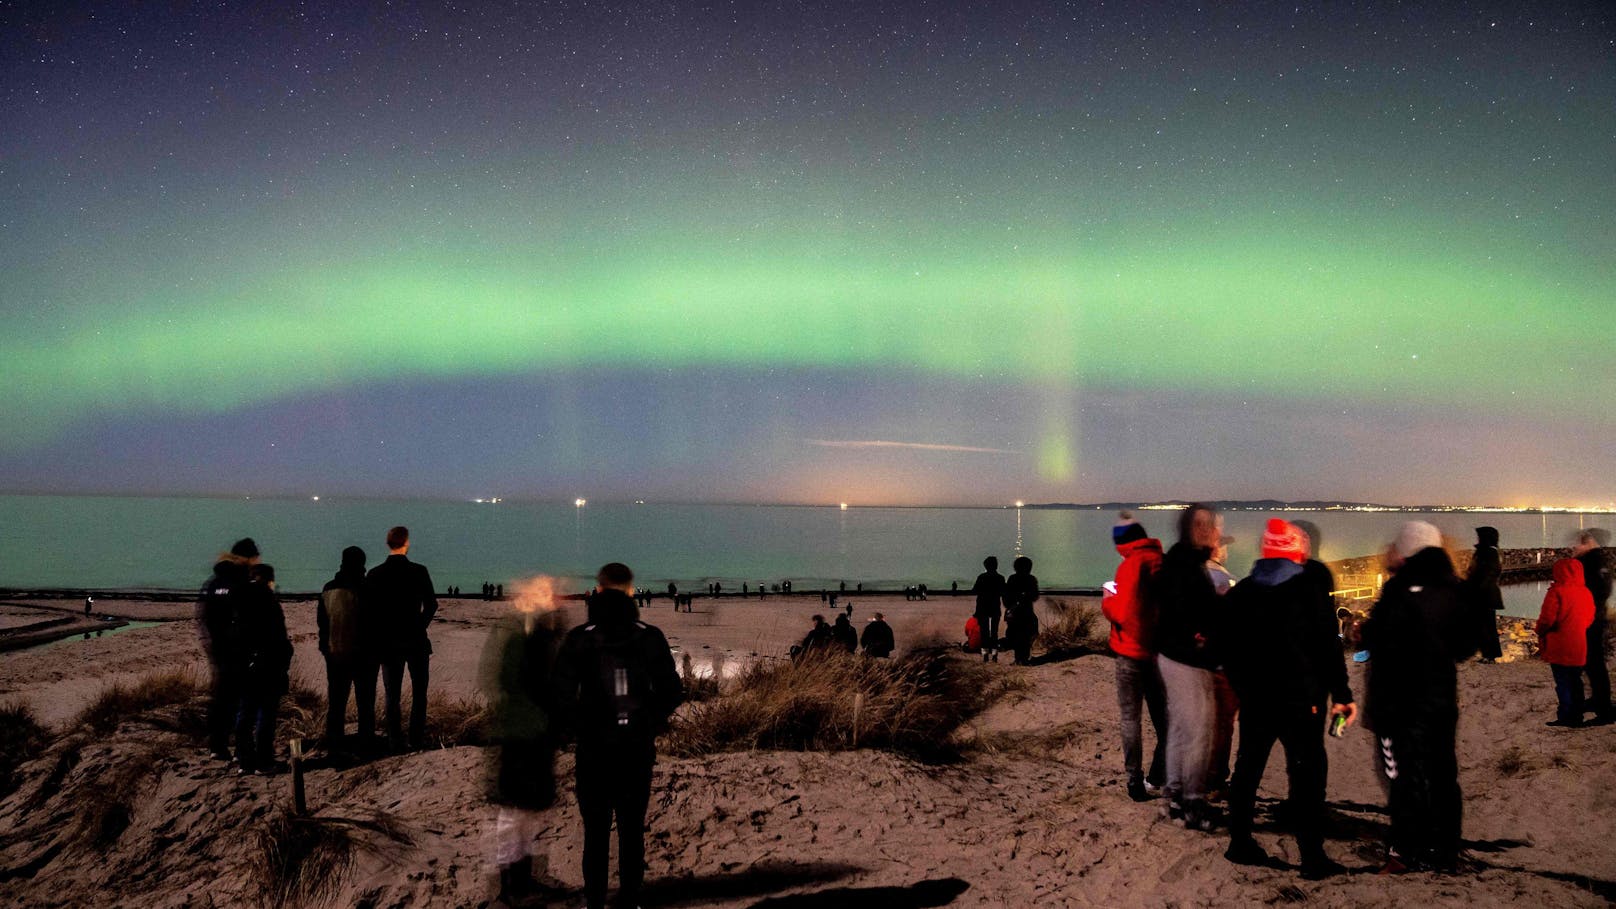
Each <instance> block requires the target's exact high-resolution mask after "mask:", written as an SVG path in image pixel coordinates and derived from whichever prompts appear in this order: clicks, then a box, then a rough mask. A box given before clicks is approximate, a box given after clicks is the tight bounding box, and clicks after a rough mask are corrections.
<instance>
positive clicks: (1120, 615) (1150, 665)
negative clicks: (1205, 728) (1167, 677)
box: [1100, 511, 1167, 802]
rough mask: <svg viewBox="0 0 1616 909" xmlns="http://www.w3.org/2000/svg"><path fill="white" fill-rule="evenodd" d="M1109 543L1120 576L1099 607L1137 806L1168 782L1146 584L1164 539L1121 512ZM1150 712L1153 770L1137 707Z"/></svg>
mask: <svg viewBox="0 0 1616 909" xmlns="http://www.w3.org/2000/svg"><path fill="white" fill-rule="evenodd" d="M1111 542H1112V543H1113V544H1114V545H1115V546H1116V548H1117V554H1118V555H1120V556H1122V564H1121V565H1118V566H1117V575H1116V578H1115V579H1114V580H1113V581H1112V582H1111V583H1110V584H1109V585H1107V587H1106V592H1105V595H1104V596H1103V597H1102V598H1101V599H1100V609H1101V611H1103V612H1104V613H1105V617H1106V619H1107V620H1108V621H1109V622H1110V623H1111V639H1110V643H1111V652H1112V653H1114V654H1116V660H1115V663H1116V673H1117V711H1118V713H1119V714H1120V718H1121V726H1122V766H1123V770H1124V772H1126V773H1127V775H1128V797H1129V798H1131V799H1133V800H1134V801H1136V802H1143V801H1145V800H1147V799H1149V798H1150V795H1151V790H1152V789H1159V788H1160V787H1161V786H1162V784H1163V783H1164V782H1165V781H1166V779H1167V697H1166V694H1165V693H1164V692H1163V690H1162V684H1161V675H1160V673H1159V671H1158V670H1157V668H1156V653H1155V651H1154V650H1153V649H1152V642H1151V637H1152V635H1151V632H1152V630H1153V628H1154V625H1155V621H1154V617H1153V616H1152V615H1151V614H1150V612H1149V609H1148V608H1147V605H1146V604H1147V602H1148V598H1147V597H1146V596H1145V588H1146V585H1147V584H1148V583H1149V581H1150V577H1151V575H1153V574H1154V573H1155V572H1156V569H1157V568H1159V567H1160V566H1161V561H1162V548H1161V541H1159V540H1156V539H1153V538H1151V537H1150V536H1148V535H1147V534H1146V533H1145V528H1144V527H1143V525H1141V524H1140V523H1139V522H1138V521H1135V520H1134V518H1133V515H1131V514H1129V513H1128V512H1126V511H1125V512H1123V513H1122V520H1121V521H1119V522H1118V523H1117V525H1116V526H1115V527H1112V528H1111ZM1141 702H1143V703H1144V705H1145V707H1146V708H1147V709H1148V710H1149V712H1150V725H1151V726H1152V727H1154V729H1155V731H1156V748H1155V751H1154V752H1153V753H1152V755H1151V759H1150V772H1149V774H1146V773H1145V772H1144V770H1143V768H1142V765H1143V760H1142V757H1141V755H1142V751H1143V742H1144V736H1143V734H1142V732H1141V729H1140V726H1141V723H1140V715H1139V705H1140V703H1141Z"/></svg>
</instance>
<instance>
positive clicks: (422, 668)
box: [366, 526, 438, 751]
mask: <svg viewBox="0 0 1616 909" xmlns="http://www.w3.org/2000/svg"><path fill="white" fill-rule="evenodd" d="M387 551H388V556H387V559H386V560H385V561H383V562H382V563H381V564H380V565H377V566H376V567H375V568H372V569H371V570H370V574H369V575H368V576H367V578H366V580H367V582H368V585H369V594H370V597H371V614H372V615H373V616H374V617H375V619H376V634H375V641H376V650H377V654H376V655H377V657H378V659H379V660H380V662H381V671H382V688H383V691H384V699H385V705H386V709H385V712H386V720H385V722H386V726H387V745H388V747H389V748H391V749H393V750H394V751H400V750H403V748H404V747H405V745H406V742H405V739H404V730H403V728H402V726H403V717H402V712H403V703H402V702H403V698H404V691H403V689H404V670H405V669H409V671H410V727H409V740H408V747H409V748H410V749H411V750H415V749H419V748H421V747H423V746H424V745H425V743H426V697H427V683H428V673H429V671H430V667H431V660H432V641H431V640H430V639H429V638H428V637H427V634H426V629H427V626H428V625H430V624H432V617H433V616H434V615H436V614H437V612H438V596H437V594H436V593H434V591H435V590H436V589H437V588H435V587H433V586H432V575H431V574H430V573H428V571H427V569H426V566H425V565H421V564H418V563H416V562H411V561H410V560H409V551H410V531H409V528H407V527H402V526H401V527H394V528H392V529H391V530H389V531H387Z"/></svg>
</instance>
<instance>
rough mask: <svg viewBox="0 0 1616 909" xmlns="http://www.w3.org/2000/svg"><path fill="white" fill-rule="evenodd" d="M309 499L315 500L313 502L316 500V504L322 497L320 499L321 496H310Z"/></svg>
mask: <svg viewBox="0 0 1616 909" xmlns="http://www.w3.org/2000/svg"><path fill="white" fill-rule="evenodd" d="M309 498H311V499H313V500H314V501H316V502H318V501H320V497H319V496H309Z"/></svg>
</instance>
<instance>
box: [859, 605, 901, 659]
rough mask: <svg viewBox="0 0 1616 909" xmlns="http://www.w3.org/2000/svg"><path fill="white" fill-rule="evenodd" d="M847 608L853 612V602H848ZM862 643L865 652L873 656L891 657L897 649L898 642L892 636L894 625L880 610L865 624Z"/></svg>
mask: <svg viewBox="0 0 1616 909" xmlns="http://www.w3.org/2000/svg"><path fill="white" fill-rule="evenodd" d="M847 608H848V610H849V611H850V612H851V610H852V608H853V604H852V603H848V604H847ZM861 643H862V645H863V647H864V652H865V654H867V655H869V656H872V657H889V656H891V655H892V651H893V650H895V649H897V643H896V642H895V641H894V640H893V637H892V626H891V625H888V624H887V623H886V618H885V616H883V615H882V614H881V613H879V612H878V613H876V614H875V617H874V618H872V619H870V621H869V624H867V625H865V626H864V637H863V639H862V641H861Z"/></svg>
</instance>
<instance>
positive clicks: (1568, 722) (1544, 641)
mask: <svg viewBox="0 0 1616 909" xmlns="http://www.w3.org/2000/svg"><path fill="white" fill-rule="evenodd" d="M1593 620H1594V597H1593V594H1592V593H1590V592H1589V591H1588V586H1587V585H1586V584H1584V583H1583V580H1582V563H1581V562H1579V561H1577V560H1576V559H1561V560H1560V561H1558V562H1555V563H1554V580H1553V581H1552V582H1551V583H1550V584H1549V591H1548V593H1545V594H1544V595H1543V608H1542V610H1541V611H1539V613H1538V617H1537V639H1538V656H1541V657H1542V658H1543V660H1544V662H1546V663H1548V664H1549V671H1550V673H1551V674H1552V675H1553V676H1554V696H1555V699H1556V700H1557V701H1558V702H1559V709H1558V711H1556V713H1555V717H1554V719H1553V720H1552V721H1550V722H1549V723H1548V725H1550V726H1569V727H1573V728H1575V727H1577V726H1581V725H1582V704H1583V698H1582V672H1583V666H1584V665H1586V664H1587V662H1588V626H1589V625H1591V624H1593Z"/></svg>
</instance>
